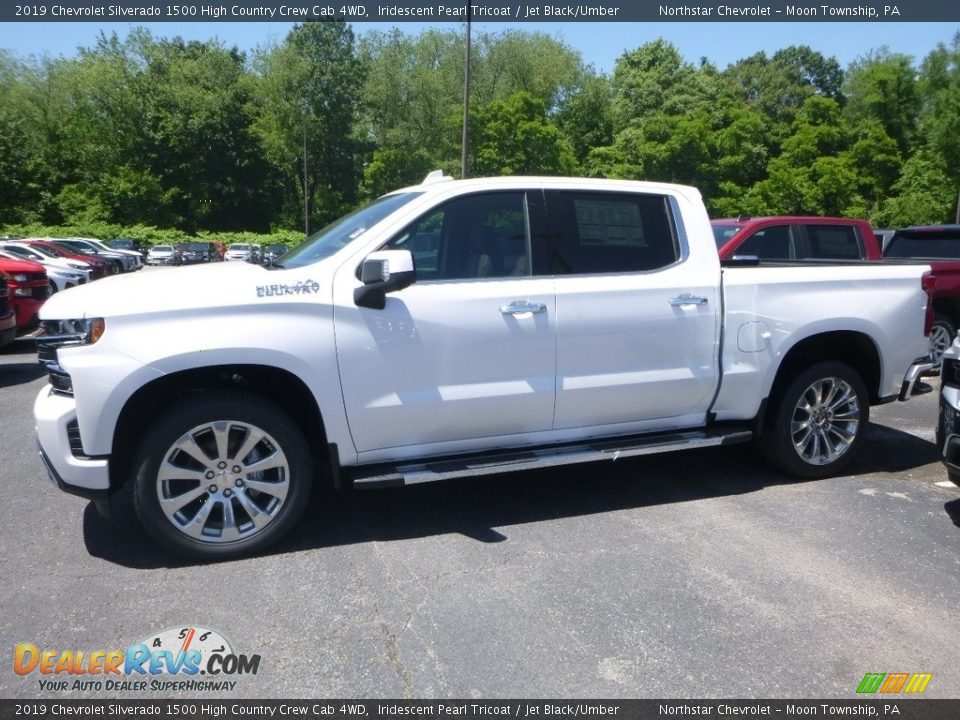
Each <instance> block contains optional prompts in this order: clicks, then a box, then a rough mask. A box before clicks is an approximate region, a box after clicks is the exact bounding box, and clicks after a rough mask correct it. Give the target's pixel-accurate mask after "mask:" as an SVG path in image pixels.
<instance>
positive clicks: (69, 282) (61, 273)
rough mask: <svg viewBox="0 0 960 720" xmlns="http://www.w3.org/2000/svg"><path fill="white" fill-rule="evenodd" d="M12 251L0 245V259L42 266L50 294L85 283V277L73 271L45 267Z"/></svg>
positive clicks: (52, 266) (49, 266)
mask: <svg viewBox="0 0 960 720" xmlns="http://www.w3.org/2000/svg"><path fill="white" fill-rule="evenodd" d="M14 249H16V248H14ZM14 249H11V248H10V247H7V246H4V245H2V244H0V257H5V258H9V259H11V260H30V261H32V262H36V263H38V264H40V265H43V267H44V270H46V273H47V279H48V280H49V281H50V293H51V294H53V293H55V292H59V291H60V290H68V289H69V288H72V287H76V286H77V285H82V284H83V283H85V282H86V277H85V276H84V275H83V274H81V273H79V272H77V271H75V270H67V269H64V268H59V267H56V266H55V265H46V264H45V263H42V262H40V261H39V260H35V259H34V258H32V257H24V256H23V255H21V254H20V253H17V252H13V250H14Z"/></svg>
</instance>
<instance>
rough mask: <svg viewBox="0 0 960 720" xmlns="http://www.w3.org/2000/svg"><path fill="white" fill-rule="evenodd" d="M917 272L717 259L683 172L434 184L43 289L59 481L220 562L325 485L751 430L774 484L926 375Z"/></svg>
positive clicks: (837, 452)
mask: <svg viewBox="0 0 960 720" xmlns="http://www.w3.org/2000/svg"><path fill="white" fill-rule="evenodd" d="M927 270H928V266H926V265H913V264H909V265H907V264H904V265H899V264H891V265H879V264H878V265H866V264H864V265H860V264H856V265H854V264H846V265H845V264H836V265H829V264H817V265H816V266H815V267H809V266H804V265H797V266H789V267H768V266H757V267H727V268H722V267H721V265H720V259H719V257H718V254H717V250H716V245H715V242H714V237H713V231H712V229H711V226H710V221H709V218H708V216H707V212H706V209H705V207H704V204H703V201H702V199H701V197H700V193H699V192H698V191H697V190H696V189H694V188H691V187H686V186H682V185H673V184H667V183H645V182H632V181H622V180H599V179H584V178H545V177H544V178H522V177H521V178H511V177H501V178H480V179H475V180H462V181H452V180H450V179H449V178H443V177H438V176H437V175H436V174H433V173H432V174H431V175H430V176H428V178H427V180H426V181H425V182H424V183H423V184H422V185H418V186H415V187H409V188H405V189H402V190H398V191H396V192H393V193H390V194H388V195H385V196H383V197H381V198H379V199H377V200H375V201H374V202H372V203H370V204H369V205H367V206H366V207H364V208H361V209H359V210H357V211H355V212H353V213H351V214H350V215H347V216H346V217H344V218H342V219H341V220H339V221H337V222H334V223H332V224H331V225H329V226H327V227H326V228H324V229H323V230H321V231H320V232H319V233H317V234H316V235H314V236H313V237H311V238H310V239H309V240H308V241H307V242H306V243H304V244H303V245H301V246H300V247H298V248H297V249H296V250H293V251H291V252H290V253H288V254H287V255H285V256H284V258H283V263H282V266H278V265H276V264H274V265H273V266H271V268H269V269H268V268H264V267H261V266H258V265H253V264H249V263H238V262H233V263H219V264H215V265H200V266H195V267H187V268H183V270H181V272H180V273H178V285H177V290H176V292H171V290H170V287H169V278H167V277H165V276H164V275H163V274H162V273H154V274H150V275H141V276H134V277H123V278H115V279H114V280H113V281H111V282H109V283H94V284H92V285H87V286H84V287H82V288H78V289H76V290H73V291H71V292H70V293H69V294H67V295H66V296H55V297H53V298H51V299H50V300H49V301H48V302H47V303H46V305H44V307H43V309H42V310H41V313H40V316H41V321H42V325H43V328H44V334H43V335H41V336H40V338H39V339H38V341H37V349H38V354H39V359H40V362H41V363H42V365H43V366H44V367H45V368H46V369H47V371H48V373H49V384H48V385H46V386H45V387H44V388H43V389H42V390H41V391H40V393H39V394H38V396H37V399H36V403H35V405H34V419H35V422H36V428H37V436H38V440H39V445H40V448H41V457H42V458H43V460H44V462H45V464H46V467H47V469H48V471H49V474H50V476H51V478H53V479H54V481H55V482H56V483H57V485H58V486H60V487H62V488H64V489H67V490H69V492H71V493H74V494H80V495H82V496H85V497H88V498H92V499H93V500H94V501H95V503H96V504H97V505H98V507H101V508H103V507H104V506H109V505H110V504H114V505H115V507H114V512H115V513H117V512H120V513H123V512H127V513H134V514H135V515H136V517H137V518H138V519H139V521H140V523H141V526H142V527H143V529H144V531H145V532H146V533H147V534H148V535H149V536H150V537H152V538H153V539H154V540H156V541H157V542H159V543H161V544H162V545H164V546H165V547H167V548H168V549H170V550H172V551H175V552H178V553H181V554H184V555H189V556H192V557H199V558H206V559H223V558H227V557H235V556H238V555H243V554H247V553H251V552H254V551H257V550H260V549H262V548H264V547H265V546H267V545H268V544H270V543H272V542H275V541H276V540H277V539H279V538H280V537H282V536H283V535H284V534H285V533H287V532H288V531H289V530H290V529H291V528H292V526H293V525H294V523H296V522H297V519H298V517H299V516H300V515H301V514H302V512H303V510H304V508H305V507H306V503H307V499H308V498H309V496H310V492H311V486H312V484H313V483H314V482H315V481H317V482H322V483H324V484H326V485H329V486H330V487H333V488H337V487H341V486H345V485H349V484H350V483H369V484H371V485H380V486H382V485H405V484H410V483H418V482H422V481H425V480H438V479H442V478H448V477H454V476H461V475H484V474H488V473H500V472H505V471H514V470H519V469H523V468H532V467H545V466H554V465H568V464H572V463H583V462H589V461H600V460H607V461H611V460H616V459H617V458H621V457H630V456H635V455H644V454H650V453H659V452H669V451H675V450H683V449H689V448H701V447H707V446H717V445H725V444H732V443H739V442H747V441H750V440H753V439H756V440H757V442H758V445H759V447H760V449H761V450H762V452H763V454H764V456H765V457H766V458H767V459H768V460H769V461H771V462H772V463H774V464H775V465H776V466H777V467H779V468H780V469H781V470H783V471H784V472H787V473H789V474H791V475H794V476H798V477H806V478H820V477H826V476H828V475H832V474H838V473H843V472H844V471H845V470H846V469H847V468H848V467H849V466H850V463H851V462H853V461H854V459H855V458H856V457H857V454H858V452H859V451H860V450H861V449H862V448H863V447H864V445H865V444H866V443H867V442H868V439H867V438H866V435H867V427H868V422H869V408H870V406H871V405H873V404H877V403H881V402H886V401H889V400H896V399H898V398H899V399H901V400H903V399H906V398H908V397H910V396H911V395H912V394H913V392H914V389H915V384H916V383H917V381H918V378H919V376H920V374H921V373H922V372H923V371H924V370H926V369H928V368H929V367H930V364H929V362H928V361H927V359H926V357H925V356H926V353H927V348H928V341H927V337H926V336H925V333H929V331H930V324H931V322H932V315H931V314H929V313H927V310H926V306H927V304H928V300H929V296H928V294H927V291H926V290H925V289H924V286H923V285H924V283H923V276H924V275H925V273H926V272H927ZM125 484H129V485H128V487H129V488H130V489H131V494H132V497H133V503H132V505H131V506H126V505H124V504H122V502H121V498H124V497H125V495H124V494H120V495H117V494H116V493H117V490H119V489H120V487H121V486H123V485H125ZM123 502H125V501H123Z"/></svg>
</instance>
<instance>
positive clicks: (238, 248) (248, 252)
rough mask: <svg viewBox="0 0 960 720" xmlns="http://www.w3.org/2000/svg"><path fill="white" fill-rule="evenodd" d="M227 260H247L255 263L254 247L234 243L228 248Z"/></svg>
mask: <svg viewBox="0 0 960 720" xmlns="http://www.w3.org/2000/svg"><path fill="white" fill-rule="evenodd" d="M224 259H225V260H245V261H246V262H253V247H252V246H251V245H250V244H249V243H233V244H232V245H231V246H230V247H228V248H227V254H226V255H225V256H224Z"/></svg>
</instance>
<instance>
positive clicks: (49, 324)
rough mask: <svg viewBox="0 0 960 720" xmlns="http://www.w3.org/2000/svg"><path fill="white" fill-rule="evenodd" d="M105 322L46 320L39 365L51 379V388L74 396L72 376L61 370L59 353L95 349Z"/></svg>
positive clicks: (42, 327) (39, 339)
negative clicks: (92, 347) (60, 351)
mask: <svg viewBox="0 0 960 720" xmlns="http://www.w3.org/2000/svg"><path fill="white" fill-rule="evenodd" d="M105 329H106V323H105V322H104V321H103V318H85V319H82V320H42V321H41V322H40V334H39V335H38V336H37V361H38V362H39V363H40V366H41V367H42V368H43V369H44V370H46V371H47V373H48V374H49V375H50V384H51V385H52V386H53V389H54V390H56V391H57V392H60V393H63V394H65V395H73V381H72V380H71V379H70V374H69V373H68V372H67V371H66V370H64V369H63V368H62V367H61V366H60V359H59V358H58V357H57V351H58V350H59V349H60V348H64V347H80V346H82V345H93V344H94V343H95V342H97V340H99V339H100V338H101V337H102V336H103V331H104V330H105Z"/></svg>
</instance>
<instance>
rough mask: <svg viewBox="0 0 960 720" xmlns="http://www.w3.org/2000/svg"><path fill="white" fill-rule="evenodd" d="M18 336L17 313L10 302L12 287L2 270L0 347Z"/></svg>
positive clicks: (0, 284)
mask: <svg viewBox="0 0 960 720" xmlns="http://www.w3.org/2000/svg"><path fill="white" fill-rule="evenodd" d="M16 337H17V314H16V313H15V312H14V311H13V305H12V304H11V303H10V287H9V285H8V284H7V276H6V275H5V274H4V273H2V272H0V348H2V347H5V346H7V345H9V344H10V343H12V342H13V341H14V339H15V338H16Z"/></svg>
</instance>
